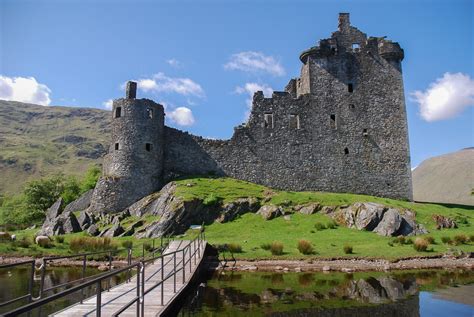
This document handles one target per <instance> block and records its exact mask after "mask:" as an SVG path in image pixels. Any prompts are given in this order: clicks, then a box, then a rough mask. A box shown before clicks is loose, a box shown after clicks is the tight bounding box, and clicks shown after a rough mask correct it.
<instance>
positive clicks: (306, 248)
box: [298, 240, 314, 255]
mask: <svg viewBox="0 0 474 317" xmlns="http://www.w3.org/2000/svg"><path fill="white" fill-rule="evenodd" d="M298 251H300V253H302V254H306V255H307V254H313V253H314V248H313V245H312V244H311V242H309V241H308V240H300V241H298Z"/></svg>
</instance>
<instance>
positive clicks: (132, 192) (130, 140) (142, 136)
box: [92, 82, 164, 213]
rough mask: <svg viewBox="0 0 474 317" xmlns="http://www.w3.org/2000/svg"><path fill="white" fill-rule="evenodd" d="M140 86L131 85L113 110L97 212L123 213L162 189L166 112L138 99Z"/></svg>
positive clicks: (98, 191)
mask: <svg viewBox="0 0 474 317" xmlns="http://www.w3.org/2000/svg"><path fill="white" fill-rule="evenodd" d="M136 89H137V83H135V82H128V83H127V89H126V96H125V98H120V99H116V100H114V102H113V107H112V123H111V124H112V140H111V144H110V147H109V151H108V154H107V155H106V156H105V157H104V163H103V173H102V177H101V179H100V180H99V182H98V184H97V186H96V189H95V192H94V197H93V201H92V203H93V204H94V203H95V206H96V208H94V209H95V210H96V211H100V212H105V213H112V212H120V211H122V210H124V209H125V208H127V207H128V206H130V205H131V204H133V203H134V202H136V201H137V200H139V199H140V198H142V197H144V196H146V195H149V194H151V193H153V192H155V191H157V190H159V189H160V188H161V186H162V180H161V176H162V171H163V146H164V141H163V135H164V109H163V106H162V105H160V104H157V103H155V102H154V101H152V100H149V99H136Z"/></svg>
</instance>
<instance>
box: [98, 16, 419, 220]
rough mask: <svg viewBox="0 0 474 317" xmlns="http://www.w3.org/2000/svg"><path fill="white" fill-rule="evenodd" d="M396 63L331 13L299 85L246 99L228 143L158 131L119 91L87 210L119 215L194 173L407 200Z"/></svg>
mask: <svg viewBox="0 0 474 317" xmlns="http://www.w3.org/2000/svg"><path fill="white" fill-rule="evenodd" d="M403 57H404V56H403V50H402V49H401V48H400V46H399V44H398V43H395V42H391V41H388V40H386V39H384V38H375V37H370V38H367V36H366V34H364V33H362V32H361V31H359V30H358V29H357V28H355V27H352V26H351V25H350V22H349V15H348V14H341V15H340V17H339V28H338V31H336V32H334V33H333V34H332V36H331V37H330V38H328V39H323V40H321V41H320V42H319V45H318V46H314V47H312V48H310V49H308V50H306V51H304V52H303V53H302V54H301V56H300V59H301V61H302V63H303V66H302V68H301V76H300V78H296V79H291V80H290V82H289V84H288V85H287V86H286V87H285V92H274V93H273V95H272V97H271V98H265V97H264V95H263V93H262V92H261V91H259V92H256V93H255V95H254V96H253V107H252V111H251V114H250V117H249V119H248V121H247V123H246V124H244V125H240V126H238V127H236V128H235V131H234V135H233V136H232V138H231V139H230V140H208V139H204V138H202V137H198V136H193V135H191V134H188V133H186V132H182V131H179V130H176V129H173V128H169V127H165V126H164V114H163V107H162V106H161V105H158V104H156V103H154V102H153V101H151V100H147V99H135V95H136V85H133V84H134V83H129V86H128V89H127V96H126V97H127V98H125V99H118V100H116V101H114V106H113V116H114V118H113V123H112V127H113V129H112V134H113V136H112V139H113V141H112V144H111V147H110V149H109V154H108V155H107V156H106V157H105V159H104V173H103V174H104V175H103V177H102V178H101V179H100V180H99V182H98V184H97V186H96V189H95V191H94V195H93V198H92V207H91V208H92V209H93V210H101V211H110V212H114V211H121V210H123V209H125V208H126V207H128V206H129V205H130V204H132V203H133V202H135V201H137V200H138V199H140V198H142V197H144V196H146V195H148V194H150V193H152V192H154V191H156V190H158V189H160V188H161V186H163V184H164V183H166V182H168V181H170V180H172V179H174V178H176V177H183V176H192V175H203V174H204V175H205V174H213V175H227V176H231V177H235V178H238V179H242V180H247V181H250V182H255V183H259V184H263V185H266V186H270V187H274V188H278V189H285V190H295V191H301V190H318V191H330V192H348V193H361V194H370V195H376V196H383V197H391V198H402V199H410V200H411V199H412V188H411V170H410V154H409V147H408V127H407V118H406V110H405V97H404V92H403V79H402V73H401V61H402V59H403ZM118 108H120V109H121V110H120V111H121V113H120V116H119V117H117V111H118ZM150 109H152V110H153V118H150V117H149V116H148V114H149V110H150ZM146 143H148V144H151V148H150V149H146V148H145V144H146ZM117 144H118V145H117Z"/></svg>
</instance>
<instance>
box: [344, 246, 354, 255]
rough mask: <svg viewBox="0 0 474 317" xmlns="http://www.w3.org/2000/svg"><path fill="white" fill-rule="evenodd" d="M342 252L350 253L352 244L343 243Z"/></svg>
mask: <svg viewBox="0 0 474 317" xmlns="http://www.w3.org/2000/svg"><path fill="white" fill-rule="evenodd" d="M344 253H345V254H352V246H351V245H345V246H344Z"/></svg>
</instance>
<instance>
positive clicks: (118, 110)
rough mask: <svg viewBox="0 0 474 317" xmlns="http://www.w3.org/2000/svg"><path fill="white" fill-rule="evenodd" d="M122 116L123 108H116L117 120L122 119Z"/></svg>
mask: <svg viewBox="0 0 474 317" xmlns="http://www.w3.org/2000/svg"><path fill="white" fill-rule="evenodd" d="M121 116H122V107H117V108H115V118H120V117H121Z"/></svg>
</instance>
